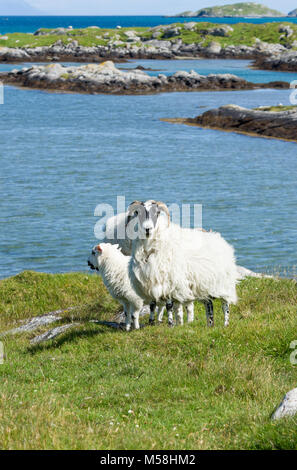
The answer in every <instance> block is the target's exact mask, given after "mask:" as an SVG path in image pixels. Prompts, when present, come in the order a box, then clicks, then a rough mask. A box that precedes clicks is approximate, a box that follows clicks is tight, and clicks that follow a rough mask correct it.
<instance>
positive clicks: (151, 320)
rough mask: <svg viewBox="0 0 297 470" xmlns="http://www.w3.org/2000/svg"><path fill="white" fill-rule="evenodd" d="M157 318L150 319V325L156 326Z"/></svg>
mask: <svg viewBox="0 0 297 470" xmlns="http://www.w3.org/2000/svg"><path fill="white" fill-rule="evenodd" d="M154 324H155V320H154V319H153V318H150V319H149V325H151V326H154Z"/></svg>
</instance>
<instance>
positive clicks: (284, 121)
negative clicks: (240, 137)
mask: <svg viewBox="0 0 297 470" xmlns="http://www.w3.org/2000/svg"><path fill="white" fill-rule="evenodd" d="M291 108H292V109H288V110H282V107H279V109H277V107H276V109H277V110H276V111H274V110H270V109H269V108H268V109H266V108H259V109H247V108H243V107H241V106H236V105H226V106H221V107H220V108H217V109H211V110H209V111H206V112H205V113H203V114H201V115H199V116H197V117H195V118H187V119H162V120H163V121H167V122H171V123H180V124H188V125H191V126H198V127H204V128H208V129H215V130H221V131H229V132H230V131H231V132H236V133H239V134H247V135H251V136H256V137H268V138H275V139H282V140H287V141H292V142H297V107H293V106H292V107H291Z"/></svg>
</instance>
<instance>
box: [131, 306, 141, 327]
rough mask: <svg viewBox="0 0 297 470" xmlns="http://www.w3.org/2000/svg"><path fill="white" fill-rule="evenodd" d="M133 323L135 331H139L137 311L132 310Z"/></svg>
mask: <svg viewBox="0 0 297 470" xmlns="http://www.w3.org/2000/svg"><path fill="white" fill-rule="evenodd" d="M132 318H133V323H134V328H135V330H139V328H140V327H139V310H134V311H133V313H132Z"/></svg>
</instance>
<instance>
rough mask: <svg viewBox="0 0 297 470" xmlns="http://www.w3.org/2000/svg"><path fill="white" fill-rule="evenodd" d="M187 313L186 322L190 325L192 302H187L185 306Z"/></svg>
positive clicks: (192, 309)
mask: <svg viewBox="0 0 297 470" xmlns="http://www.w3.org/2000/svg"><path fill="white" fill-rule="evenodd" d="M186 311H187V321H188V323H192V322H193V321H194V302H189V303H187V304H186Z"/></svg>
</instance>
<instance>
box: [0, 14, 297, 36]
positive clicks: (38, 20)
mask: <svg viewBox="0 0 297 470" xmlns="http://www.w3.org/2000/svg"><path fill="white" fill-rule="evenodd" d="M188 21H197V22H205V21H209V22H211V23H224V24H235V23H255V24H261V23H268V22H275V21H289V22H291V23H296V22H297V18H165V17H163V16H2V15H0V33H1V34H5V33H13V32H20V33H33V32H34V31H36V30H37V29H39V28H58V27H64V28H66V27H68V26H70V25H71V26H73V28H86V27H87V26H100V27H101V28H115V27H116V26H122V27H136V26H151V27H153V26H158V25H160V24H170V23H174V22H180V23H184V22H188Z"/></svg>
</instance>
